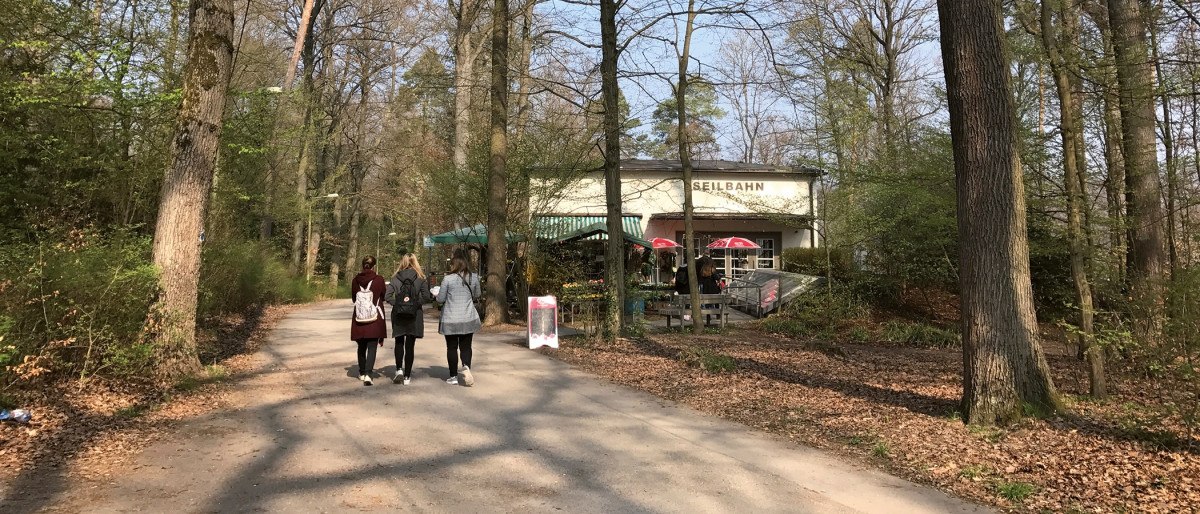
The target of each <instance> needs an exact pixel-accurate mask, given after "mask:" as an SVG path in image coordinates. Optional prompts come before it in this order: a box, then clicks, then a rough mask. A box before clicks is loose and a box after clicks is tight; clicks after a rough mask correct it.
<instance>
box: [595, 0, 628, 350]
mask: <svg viewBox="0 0 1200 514" xmlns="http://www.w3.org/2000/svg"><path fill="white" fill-rule="evenodd" d="M617 8H618V3H617V0H600V54H601V57H600V96H601V97H602V98H603V100H604V199H605V204H606V206H607V213H608V245H607V246H606V247H605V250H604V272H605V275H604V279H605V288H604V290H605V297H606V299H607V300H608V305H607V309H606V311H605V313H604V323H603V325H604V333H605V336H606V337H608V338H609V339H610V340H611V339H615V338H616V337H617V336H619V335H620V334H621V332H623V330H624V328H625V231H624V227H623V226H622V225H623V223H622V221H623V220H622V219H621V111H620V105H619V101H618V98H619V95H620V90H619V86H618V84H617V59H618V58H619V55H618V53H617V52H618V51H619V49H618V48H617Z"/></svg>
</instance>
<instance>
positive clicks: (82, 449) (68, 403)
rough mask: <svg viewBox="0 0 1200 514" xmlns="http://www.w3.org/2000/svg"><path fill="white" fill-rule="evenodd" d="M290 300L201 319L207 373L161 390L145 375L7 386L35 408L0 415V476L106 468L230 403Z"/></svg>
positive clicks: (104, 471)
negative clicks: (16, 416) (18, 417)
mask: <svg viewBox="0 0 1200 514" xmlns="http://www.w3.org/2000/svg"><path fill="white" fill-rule="evenodd" d="M297 307H298V306H294V305H284V306H273V307H267V308H264V309H259V310H256V311H254V312H251V313H247V314H236V315H226V316H222V317H219V318H212V319H206V320H203V321H202V327H201V329H200V330H198V332H197V339H198V341H197V342H198V345H199V346H200V348H201V349H202V351H201V353H202V355H201V361H202V362H203V363H205V364H206V367H205V374H204V375H205V376H203V377H200V378H196V379H188V380H184V381H181V382H180V383H179V384H177V385H176V386H175V387H174V388H173V389H171V390H169V391H163V390H161V389H159V388H156V387H154V386H153V384H151V383H149V382H139V381H137V380H127V381H117V380H112V379H105V378H88V379H82V380H81V379H78V378H75V379H68V380H59V381H50V380H41V381H38V382H33V383H30V384H25V385H24V386H23V387H21V388H19V389H14V390H10V391H5V393H4V394H5V402H6V403H11V404H13V405H15V406H17V407H18V408H24V409H28V410H30V411H31V412H32V413H33V419H32V420H31V421H30V422H29V423H25V424H18V423H12V422H5V423H0V462H3V463H4V464H3V465H2V466H0V480H4V479H8V478H12V477H14V476H17V475H18V474H21V473H27V472H35V473H36V472H47V473H52V472H55V471H57V470H59V469H69V470H70V473H72V474H81V475H89V476H109V475H110V474H113V473H116V472H117V471H116V470H118V469H120V467H121V465H122V463H124V462H127V460H128V459H129V458H131V457H132V456H134V455H136V453H137V451H138V450H140V449H141V448H143V447H145V446H146V445H147V444H148V443H149V442H150V441H153V440H155V439H157V438H158V437H159V436H160V435H161V434H163V433H164V432H165V431H167V430H168V429H170V428H171V427H173V426H175V424H176V423H177V422H178V421H180V420H184V419H190V418H194V417H197V416H204V415H208V414H211V413H217V412H220V411H222V410H224V409H227V408H231V407H232V405H231V404H230V401H229V399H228V392H229V388H228V387H227V386H228V382H229V381H230V379H232V378H234V377H237V376H238V375H240V374H244V373H247V372H249V371H251V368H252V365H251V359H250V357H251V355H252V354H253V353H254V352H255V351H257V350H258V348H259V347H260V346H261V344H262V343H263V342H264V341H265V340H266V336H267V334H268V333H269V331H270V329H271V327H272V326H273V325H274V322H275V321H276V320H278V319H280V318H281V317H282V316H283V315H284V314H286V313H287V312H288V311H290V310H292V309H295V308H297Z"/></svg>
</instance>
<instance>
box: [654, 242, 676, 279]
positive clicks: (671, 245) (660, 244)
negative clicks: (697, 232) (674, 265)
mask: <svg viewBox="0 0 1200 514" xmlns="http://www.w3.org/2000/svg"><path fill="white" fill-rule="evenodd" d="M650 244H651V246H653V247H654V249H655V250H662V249H666V248H679V247H681V246H683V245H681V244H679V243H676V242H675V241H674V240H672V239H667V238H665V237H656V238H654V239H651V240H650ZM659 268H660V266H657V265H655V266H654V283H656V284H661V283H662V278H661V277H659Z"/></svg>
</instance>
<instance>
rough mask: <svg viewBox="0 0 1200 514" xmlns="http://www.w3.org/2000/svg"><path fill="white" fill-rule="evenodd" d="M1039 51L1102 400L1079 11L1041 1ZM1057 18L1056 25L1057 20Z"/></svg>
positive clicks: (1074, 269) (1087, 344) (1096, 391)
mask: <svg viewBox="0 0 1200 514" xmlns="http://www.w3.org/2000/svg"><path fill="white" fill-rule="evenodd" d="M1039 3H1040V5H1041V9H1040V17H1039V19H1040V23H1039V31H1040V33H1041V41H1042V49H1043V50H1044V51H1045V52H1046V57H1047V60H1048V61H1049V62H1050V71H1051V73H1052V74H1053V76H1054V87H1055V89H1056V90H1057V92H1058V119H1059V132H1060V135H1061V136H1062V159H1063V183H1064V185H1065V189H1066V192H1067V240H1068V246H1069V248H1070V254H1071V280H1072V282H1073V283H1074V285H1075V300H1076V302H1078V309H1079V332H1080V333H1079V344H1080V347H1081V348H1083V349H1084V352H1085V353H1086V355H1087V359H1088V364H1089V366H1088V377H1089V379H1090V380H1089V381H1090V384H1091V393H1092V396H1094V397H1096V398H1103V397H1104V396H1106V394H1107V393H1106V387H1105V380H1104V353H1103V352H1102V350H1101V348H1100V347H1099V346H1097V345H1096V344H1095V342H1094V340H1093V339H1094V335H1095V331H1094V329H1093V327H1092V325H1093V318H1094V316H1095V314H1094V312H1093V307H1092V286H1091V283H1090V282H1089V280H1088V262H1089V260H1090V255H1089V254H1090V252H1089V251H1088V242H1087V234H1086V233H1085V228H1084V223H1083V211H1084V209H1086V208H1087V205H1086V204H1087V199H1086V196H1085V195H1086V192H1085V191H1084V190H1083V185H1084V183H1085V181H1084V178H1083V168H1084V165H1085V163H1084V162H1083V160H1082V159H1080V158H1079V156H1080V155H1082V152H1083V148H1082V145H1083V144H1084V141H1083V103H1082V100H1083V99H1082V98H1081V96H1082V95H1081V93H1080V92H1077V91H1076V89H1077V87H1076V83H1075V77H1078V76H1079V74H1080V73H1081V70H1080V69H1079V64H1080V57H1079V56H1078V52H1076V51H1075V49H1076V48H1077V47H1078V38H1079V18H1080V15H1079V8H1078V7H1077V6H1076V5H1067V2H1063V1H1061V0H1040V2H1039ZM1056 19H1057V23H1055V20H1056Z"/></svg>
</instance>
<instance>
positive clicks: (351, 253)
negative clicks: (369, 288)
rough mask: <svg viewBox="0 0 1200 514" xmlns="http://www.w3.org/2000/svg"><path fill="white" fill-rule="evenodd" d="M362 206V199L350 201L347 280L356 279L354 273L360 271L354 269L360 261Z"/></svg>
mask: <svg viewBox="0 0 1200 514" xmlns="http://www.w3.org/2000/svg"><path fill="white" fill-rule="evenodd" d="M360 206H361V201H360V200H358V199H354V200H351V201H350V237H349V239H347V241H346V267H344V268H342V273H344V274H345V279H346V282H350V281H351V280H354V275H356V274H357V273H358V272H357V271H355V270H354V268H355V266H354V265H355V264H356V263H357V262H358V227H359V224H360V223H362V212H361V211H360V208H361V207H360ZM375 258H376V259H379V255H376V256H375ZM382 274H383V275H387V272H382Z"/></svg>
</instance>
